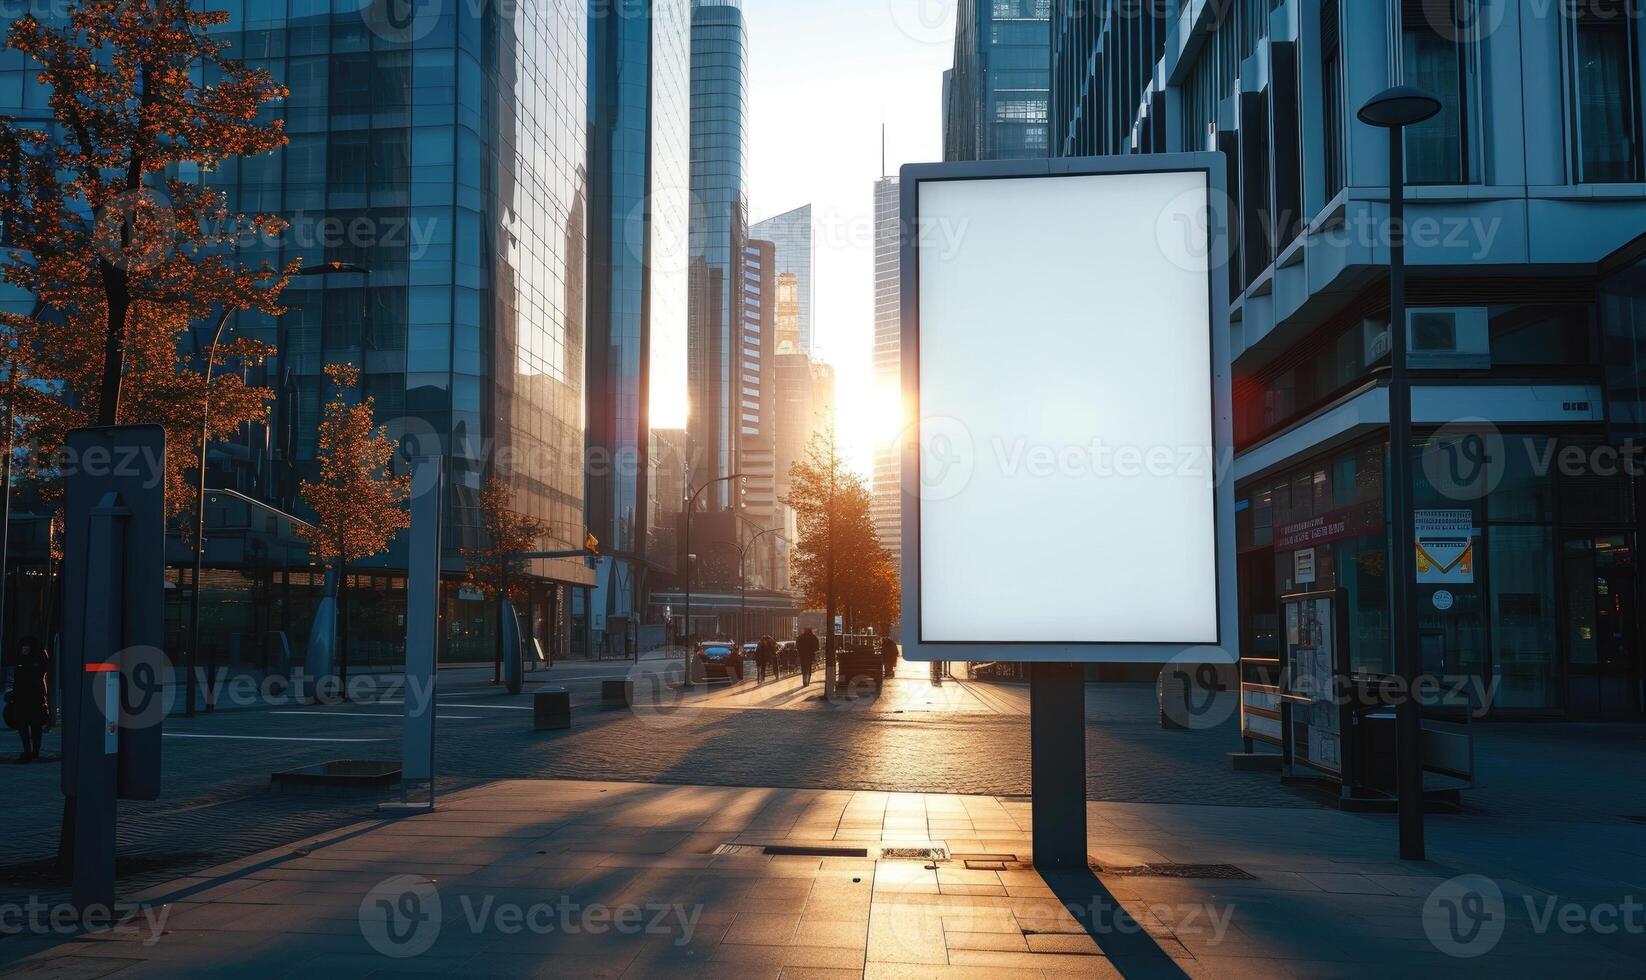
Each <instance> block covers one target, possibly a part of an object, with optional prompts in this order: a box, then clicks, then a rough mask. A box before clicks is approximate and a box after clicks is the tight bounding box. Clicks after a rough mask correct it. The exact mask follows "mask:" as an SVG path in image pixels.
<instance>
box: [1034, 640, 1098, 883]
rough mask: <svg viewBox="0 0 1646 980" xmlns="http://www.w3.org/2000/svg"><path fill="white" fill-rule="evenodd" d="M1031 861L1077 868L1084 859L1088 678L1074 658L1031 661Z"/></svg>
mask: <svg viewBox="0 0 1646 980" xmlns="http://www.w3.org/2000/svg"><path fill="white" fill-rule="evenodd" d="M1029 770H1030V786H1031V791H1032V793H1033V802H1032V804H1031V805H1032V808H1033V811H1032V812H1033V818H1034V819H1033V824H1034V866H1035V868H1036V869H1038V870H1040V871H1078V870H1084V869H1085V868H1086V866H1087V858H1086V683H1085V668H1084V667H1083V666H1082V665H1081V664H1076V663H1034V664H1030V665H1029Z"/></svg>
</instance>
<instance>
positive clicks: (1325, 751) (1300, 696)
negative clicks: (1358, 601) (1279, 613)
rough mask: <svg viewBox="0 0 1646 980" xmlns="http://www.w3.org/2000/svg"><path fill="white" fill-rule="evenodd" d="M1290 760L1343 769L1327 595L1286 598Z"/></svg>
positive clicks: (1333, 635) (1334, 641)
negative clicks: (1335, 699)
mask: <svg viewBox="0 0 1646 980" xmlns="http://www.w3.org/2000/svg"><path fill="white" fill-rule="evenodd" d="M1285 605H1286V625H1287V657H1286V659H1287V663H1286V667H1287V669H1286V672H1285V680H1284V682H1283V683H1284V685H1285V688H1286V692H1285V693H1286V694H1287V695H1289V697H1288V699H1287V700H1288V701H1289V702H1290V714H1291V729H1292V730H1291V733H1290V734H1291V743H1292V746H1291V747H1292V759H1293V761H1294V762H1298V763H1302V764H1304V765H1308V766H1311V767H1313V768H1315V769H1320V770H1325V771H1326V772H1330V773H1337V772H1340V771H1341V769H1342V758H1341V751H1340V748H1339V745H1340V739H1341V737H1342V735H1341V733H1340V732H1339V731H1338V718H1337V708H1336V704H1335V701H1334V697H1333V695H1334V683H1333V682H1334V680H1335V676H1336V664H1337V653H1338V651H1337V639H1336V636H1337V634H1336V629H1335V624H1334V622H1333V616H1334V613H1335V610H1334V609H1333V603H1332V598H1331V597H1330V596H1322V595H1313V596H1306V597H1298V598H1296V599H1288V600H1285Z"/></svg>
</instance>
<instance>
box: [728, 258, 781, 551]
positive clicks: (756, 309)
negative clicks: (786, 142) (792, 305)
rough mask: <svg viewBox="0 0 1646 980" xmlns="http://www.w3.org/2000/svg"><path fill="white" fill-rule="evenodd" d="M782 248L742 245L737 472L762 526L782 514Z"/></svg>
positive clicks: (746, 505) (746, 502)
mask: <svg viewBox="0 0 1646 980" xmlns="http://www.w3.org/2000/svg"><path fill="white" fill-rule="evenodd" d="M776 261H777V247H776V246H775V245H773V244H772V243H771V242H764V241H757V240H750V241H749V242H747V243H745V244H744V246H743V261H742V265H741V270H740V272H741V275H742V280H743V281H742V284H741V286H740V288H739V289H738V330H739V339H738V362H739V366H738V389H739V390H738V396H739V407H740V411H741V418H742V422H741V428H740V430H739V432H738V447H737V472H739V473H741V474H743V480H742V499H741V502H740V503H741V506H742V510H743V513H744V515H745V516H747V517H748V518H749V519H750V520H752V521H754V522H755V523H756V524H758V525H759V526H760V527H762V528H766V527H774V526H776V525H775V523H774V522H775V520H776V518H777V507H778V503H777V350H776V338H777V277H776V274H775V272H774V265H775V263H776Z"/></svg>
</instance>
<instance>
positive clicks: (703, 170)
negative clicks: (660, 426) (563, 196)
mask: <svg viewBox="0 0 1646 980" xmlns="http://www.w3.org/2000/svg"><path fill="white" fill-rule="evenodd" d="M691 51H692V69H691V235H690V241H691V259H690V267H689V284H690V294H691V298H690V304H689V314H688V317H687V322H688V324H689V327H690V330H689V337H688V347H687V352H688V356H687V363H688V365H689V370H688V383H689V397H690V400H691V413H690V417H689V419H688V422H687V430H688V431H689V432H690V434H691V450H690V466H691V477H690V483H691V485H692V486H694V487H695V486H700V485H702V484H703V483H704V482H705V481H708V480H712V479H714V478H715V477H721V476H729V475H731V474H732V473H733V472H734V471H735V467H736V465H737V443H738V435H739V428H740V425H739V416H740V414H741V413H740V410H739V402H740V401H741V398H740V396H739V391H738V388H739V384H738V370H737V369H738V352H737V323H736V319H737V310H738V302H739V301H738V296H737V290H738V283H739V281H740V278H741V277H740V274H739V272H738V263H739V262H740V261H741V258H742V250H743V242H744V241H745V239H746V238H747V237H748V220H749V205H748V191H747V189H746V184H745V179H746V174H747V173H748V159H749V140H748V106H749V52H748V32H747V30H746V28H745V25H744V21H743V9H742V3H741V0H692V47H691ZM705 497H706V499H707V502H708V506H710V507H715V508H724V507H728V506H730V504H731V503H732V501H733V500H734V499H735V498H734V495H733V492H732V489H731V488H730V487H729V486H728V485H727V484H721V485H719V486H716V487H715V488H714V489H712V490H710V491H708V492H707V493H706V494H705Z"/></svg>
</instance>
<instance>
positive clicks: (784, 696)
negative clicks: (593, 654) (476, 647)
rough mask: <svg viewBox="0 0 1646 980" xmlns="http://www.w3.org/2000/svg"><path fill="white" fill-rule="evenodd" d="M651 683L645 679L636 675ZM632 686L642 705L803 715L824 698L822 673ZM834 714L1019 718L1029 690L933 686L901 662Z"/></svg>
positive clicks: (921, 670) (919, 667) (954, 683)
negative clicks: (684, 687)
mask: <svg viewBox="0 0 1646 980" xmlns="http://www.w3.org/2000/svg"><path fill="white" fill-rule="evenodd" d="M641 676H642V677H645V678H646V679H650V676H651V675H649V674H644V673H642V674H641ZM647 687H648V686H647V685H646V684H644V683H636V685H635V691H636V698H637V699H639V700H640V701H641V703H642V704H645V703H657V702H662V703H668V704H673V703H678V704H680V705H681V706H691V707H698V708H763V709H790V710H808V709H813V708H816V707H817V702H818V701H819V699H821V698H822V695H823V671H822V670H821V669H819V670H816V671H814V672H813V673H812V682H811V683H810V684H809V685H805V684H801V682H800V676H799V675H798V674H787V675H785V676H783V677H781V678H777V679H767V680H766V681H764V682H759V683H757V682H756V681H755V680H754V675H753V674H752V673H751V674H749V675H748V676H747V678H746V679H745V680H743V681H742V682H741V683H738V684H725V683H716V684H712V685H702V684H700V685H698V686H697V687H696V688H694V689H692V690H691V691H690V692H684V693H682V692H676V691H673V690H666V691H648V689H647ZM829 706H830V707H832V708H835V709H838V710H857V711H865V712H872V713H878V714H898V715H900V714H916V713H931V714H981V715H1022V716H1025V717H1026V716H1027V715H1028V713H1029V688H1028V685H1026V684H1023V685H1019V684H989V683H983V682H976V681H965V680H958V679H956V680H945V681H944V682H943V683H942V684H936V685H934V684H933V683H932V682H931V677H930V675H929V673H928V672H927V668H926V665H925V664H911V663H908V662H904V663H902V664H900V665H899V667H898V672H897V674H896V676H893V677H888V678H886V680H885V683H884V684H883V686H882V687H881V688H880V689H879V690H875V689H874V688H873V687H872V686H863V687H860V688H852V689H849V690H848V691H847V692H846V694H844V695H843V696H840V697H837V698H836V699H835V701H833V702H831V703H830V705H829Z"/></svg>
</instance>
